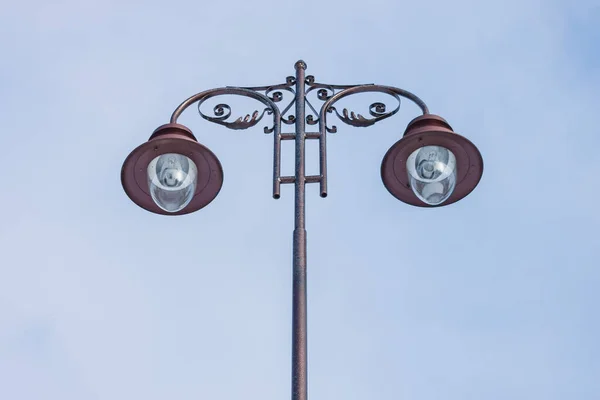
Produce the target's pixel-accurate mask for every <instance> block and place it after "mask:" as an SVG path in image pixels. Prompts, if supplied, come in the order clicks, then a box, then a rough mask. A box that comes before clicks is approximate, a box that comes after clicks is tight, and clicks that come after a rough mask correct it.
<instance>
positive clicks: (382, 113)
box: [319, 85, 429, 133]
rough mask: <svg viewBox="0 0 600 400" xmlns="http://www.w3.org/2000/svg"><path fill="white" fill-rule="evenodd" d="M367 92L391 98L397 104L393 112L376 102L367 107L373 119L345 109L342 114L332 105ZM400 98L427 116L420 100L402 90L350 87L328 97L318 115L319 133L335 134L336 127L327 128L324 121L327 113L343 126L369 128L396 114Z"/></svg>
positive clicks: (384, 87)
mask: <svg viewBox="0 0 600 400" xmlns="http://www.w3.org/2000/svg"><path fill="white" fill-rule="evenodd" d="M368 92H375V93H384V94H387V95H389V96H391V97H393V98H394V99H395V100H396V101H397V102H398V105H397V106H396V107H395V108H394V109H393V110H390V111H388V110H387V106H386V105H385V103H382V102H376V103H373V104H371V105H370V106H369V115H370V116H371V117H373V118H367V117H364V116H363V115H361V114H357V113H355V112H354V111H349V110H348V109H346V108H344V109H343V110H342V112H341V113H340V112H338V110H337V109H336V108H335V107H334V104H335V103H336V102H337V101H338V100H340V99H342V98H344V97H347V96H350V95H353V94H356V93H368ZM401 97H404V98H407V99H409V100H411V101H413V102H414V103H415V104H417V105H418V106H419V107H420V108H421V110H422V111H423V113H424V114H427V113H428V112H429V110H428V109H427V106H426V105H425V103H424V102H423V101H422V100H421V99H419V98H418V97H417V96H415V95H414V94H412V93H410V92H407V91H405V90H403V89H398V88H395V87H391V86H381V85H357V86H351V87H348V88H346V89H343V90H341V91H339V92H337V93H335V94H334V95H333V96H331V97H329V98H328V99H327V101H325V103H324V104H323V106H322V107H321V112H320V114H319V120H320V121H319V122H320V128H321V129H320V131H321V132H324V131H327V132H329V133H335V132H337V127H336V126H335V125H333V126H331V127H329V126H327V122H326V121H325V119H326V115H327V114H328V113H335V114H336V115H337V117H338V118H339V119H340V120H341V121H342V122H344V123H345V124H348V125H352V126H358V127H367V126H371V125H373V124H375V123H377V122H379V121H381V120H383V119H386V118H389V117H391V116H392V115H394V114H396V113H397V112H398V111H399V110H400V104H401V100H400V98H401Z"/></svg>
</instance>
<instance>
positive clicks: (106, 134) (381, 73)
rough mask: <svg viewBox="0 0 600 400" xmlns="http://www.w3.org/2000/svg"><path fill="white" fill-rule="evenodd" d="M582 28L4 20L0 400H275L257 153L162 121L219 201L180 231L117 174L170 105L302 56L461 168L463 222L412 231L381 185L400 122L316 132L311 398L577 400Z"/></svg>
mask: <svg viewBox="0 0 600 400" xmlns="http://www.w3.org/2000/svg"><path fill="white" fill-rule="evenodd" d="M570 3H572V4H570ZM599 22H600V2H599V1H598V0H582V1H580V0H578V1H577V2H567V1H545V2H542V1H531V0H527V1H522V0H504V1H497V2H477V1H453V2H445V1H441V0H435V1H428V2H420V1H415V2H397V1H393V0H374V1H370V2H367V3H364V2H363V3H352V2H342V1H305V2H300V1H296V2H285V1H277V2H268V1H241V0H236V1H231V2H201V1H197V2H175V1H172V2H162V3H161V2H156V1H154V2H129V1H117V0H103V1H75V0H65V1H59V2H45V1H21V2H7V1H5V2H3V3H2V6H1V7H0V37H1V38H2V39H1V40H0V52H1V54H2V55H1V57H0V84H1V88H0V89H1V90H0V122H1V123H2V129H1V132H0V138H1V143H2V149H3V161H2V163H3V171H4V175H3V180H2V185H1V186H0V250H1V259H0V260H1V261H0V398H1V399H6V400H25V399H27V400H30V399H31V400H37V399H44V400H46V399H48V400H53V399H57V400H58V399H60V400H71V399H73V400H81V399H90V400H91V399H98V400H105V399H106V400H121V399H123V400H125V399H127V400H130V399H146V400H154V399H157V400H158V399H178V400H185V399H207V400H208V399H210V400H239V399H261V400H281V399H289V396H290V338H291V324H290V322H291V299H290V295H291V266H290V263H291V232H292V228H293V220H292V218H293V192H292V189H291V187H289V186H284V187H283V190H282V199H281V200H278V201H275V200H273V199H272V198H271V163H272V159H271V152H272V137H270V136H267V135H264V134H263V133H262V124H261V125H260V126H259V127H257V128H254V129H252V130H250V131H229V130H227V129H225V128H222V127H220V126H216V125H212V124H209V123H207V122H205V121H203V120H202V119H201V118H200V117H199V116H198V115H197V114H195V113H194V111H193V110H190V111H188V112H187V113H185V114H184V116H183V117H182V119H181V122H182V123H184V124H186V125H188V126H189V127H190V128H191V129H192V130H194V132H195V133H196V136H197V137H198V138H199V140H200V141H201V142H203V143H204V144H206V145H207V146H208V147H210V148H211V149H212V150H213V151H214V152H215V153H216V154H217V156H218V157H219V158H220V160H221V162H222V164H223V167H224V172H225V183H224V186H223V189H222V191H221V193H220V195H219V196H218V197H217V199H216V200H215V201H214V202H213V203H212V204H211V205H210V206H209V207H207V208H206V209H203V210H201V211H199V212H197V213H195V214H192V215H188V216H184V217H176V218H169V217H163V216H158V215H154V214H151V213H148V212H146V211H144V210H142V209H140V208H138V207H137V206H135V204H133V203H132V202H131V201H130V200H129V199H128V198H127V196H126V195H125V194H124V192H123V190H122V188H121V183H120V176H119V173H120V168H121V165H122V162H123V160H124V159H125V157H126V156H127V155H128V154H129V152H130V151H131V150H132V149H133V148H134V147H136V146H137V145H139V144H140V143H142V142H143V141H145V140H147V138H148V136H149V135H150V133H151V132H152V131H153V130H154V129H155V128H156V127H157V126H158V125H160V124H163V123H165V122H167V121H168V118H169V116H170V114H171V112H172V111H173V109H174V108H175V107H176V106H177V105H178V104H179V102H180V101H182V100H183V99H185V98H186V97H188V96H189V95H191V94H193V93H195V92H198V91H201V90H204V89H208V88H212V87H217V86H224V85H264V84H272V83H279V82H283V81H284V79H285V77H286V76H287V75H292V74H293V73H294V70H293V64H294V62H295V61H296V60H297V59H299V58H302V59H304V60H305V61H306V62H307V64H308V68H309V69H308V71H307V73H309V74H314V75H315V76H316V77H317V79H318V80H319V81H323V82H328V83H362V82H376V83H381V84H386V85H392V86H398V87H402V88H404V89H407V90H411V91H413V92H415V93H416V94H418V95H419V96H420V97H422V98H423V99H424V100H425V101H426V102H427V103H428V105H429V107H430V109H431V111H432V112H434V113H438V114H440V115H442V116H444V117H445V118H446V119H447V120H448V121H449V122H450V124H451V125H452V126H453V127H454V129H455V130H456V131H457V132H459V133H461V134H463V135H465V136H467V137H468V138H469V139H470V140H472V141H473V142H474V143H475V144H476V145H477V146H478V147H479V149H480V150H481V152H482V154H483V157H484V160H485V172H484V176H483V180H482V182H481V184H480V185H479V187H478V188H477V189H476V190H475V191H474V192H473V193H472V194H471V195H470V196H468V197H466V198H465V199H464V200H462V201H460V202H459V203H456V204H454V205H452V206H449V207H442V208H439V209H420V208H416V207H411V206H408V205H406V204H403V203H400V202H399V201H397V200H395V199H394V198H393V197H392V196H391V195H389V194H388V192H387V191H386V190H385V188H384V187H383V185H382V183H381V179H380V176H379V168H380V165H381V159H382V157H383V155H384V154H385V152H386V151H387V149H388V148H389V147H390V146H391V145H392V144H393V143H394V142H395V141H396V140H397V139H398V138H399V137H400V136H401V134H402V132H403V131H404V128H405V126H406V123H407V122H408V121H409V120H410V119H412V118H413V117H414V116H416V115H417V112H418V110H417V108H416V107H415V106H413V105H411V104H409V103H408V102H404V104H403V108H402V111H401V112H400V114H399V115H398V116H396V117H394V118H391V119H388V120H386V121H383V122H381V123H380V124H378V125H376V126H374V127H371V128H369V129H359V128H352V127H347V126H342V124H339V123H338V124H337V125H338V128H339V132H338V134H337V135H335V136H334V135H332V136H330V140H329V141H328V143H329V197H328V198H327V199H321V198H319V197H318V186H310V187H309V188H308V196H307V197H308V199H307V201H308V204H307V230H308V239H309V250H308V257H309V260H308V261H309V264H308V268H309V324H308V326H309V388H310V389H309V398H310V399H311V400H326V399H327V400H332V399H337V400H342V399H343V400H367V399H369V400H371V399H378V400H385V399H389V400H392V399H393V400H396V399H411V400H413V399H414V400H440V399H444V400H454V399H455V400H467V399H474V400H475V399H477V400H481V399H485V400H495V399H498V400H506V399H511V400H520V399H523V400H525V399H527V400H531V399H544V400H552V399H557V400H559V399H560V400H564V399H577V400H588V399H589V400H593V399H598V398H600V379H599V377H600V345H599V341H598V337H600V322H599V320H598V310H597V308H598V304H599V302H600V294H599V292H598V287H599V286H600V262H598V255H597V254H598V251H599V250H600V236H599V235H598V228H599V227H600V213H599V212H598V207H597V204H596V203H597V199H598V197H599V195H600V186H599V184H598V176H599V174H600V164H599V163H598V161H599V157H598V154H597V149H598V148H599V147H600V136H599V132H598V125H597V124H598V109H599V105H600V95H599V94H598V93H599V90H598V89H599V84H600V63H599V60H600V57H599V56H598V46H599V40H600V38H599V35H600V33H599V32H600V30H599V29H598V26H600V23H599ZM367 97H368V96H367ZM370 100H371V99H370V98H364V99H352V100H350V99H349V100H348V102H347V104H348V105H350V106H352V108H353V109H355V110H357V111H362V112H364V111H365V110H366V107H367V106H368V104H370V102H369V101H370ZM232 104H234V105H238V108H237V110H240V112H243V113H247V112H251V111H252V110H253V109H250V108H243V109H242V108H240V107H241V106H243V105H245V104H248V106H249V107H250V106H254V104H253V103H244V104H242V103H241V102H239V103H236V102H235V101H234V102H232ZM286 145H288V146H286V148H285V149H284V150H285V152H284V154H283V157H284V158H283V165H284V167H283V172H286V171H287V172H291V171H292V168H293V159H292V157H291V156H292V154H293V151H292V147H291V144H290V143H286ZM308 151H309V154H308V155H309V157H311V158H310V160H309V164H308V166H307V172H309V173H313V172H315V171H316V168H318V161H317V153H316V147H314V146H312V145H311V146H310V147H309V149H308Z"/></svg>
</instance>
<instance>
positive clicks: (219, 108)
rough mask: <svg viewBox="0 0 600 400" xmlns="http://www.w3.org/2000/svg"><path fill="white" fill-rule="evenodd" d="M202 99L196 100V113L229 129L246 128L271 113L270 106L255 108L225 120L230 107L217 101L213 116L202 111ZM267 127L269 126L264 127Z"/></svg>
mask: <svg viewBox="0 0 600 400" xmlns="http://www.w3.org/2000/svg"><path fill="white" fill-rule="evenodd" d="M204 100H206V99H203V100H200V101H199V102H198V113H199V114H200V116H201V117H202V118H204V119H205V120H207V121H210V122H214V123H215V124H219V125H223V126H226V127H227V128H229V129H235V130H239V129H248V128H250V127H253V126H254V125H256V124H258V123H259V122H260V120H261V119H262V118H263V117H264V115H265V114H269V115H271V114H273V110H271V109H270V108H268V107H267V108H265V109H263V111H262V112H259V111H258V110H255V111H254V112H253V113H252V114H246V116H244V117H239V118H237V119H236V120H235V121H227V120H228V119H229V118H230V117H231V107H230V106H229V105H228V104H224V103H219V104H217V105H216V106H215V107H214V108H213V114H214V116H210V115H206V114H204V113H203V112H202V110H201V108H200V107H201V106H202V103H204ZM265 129H269V128H265Z"/></svg>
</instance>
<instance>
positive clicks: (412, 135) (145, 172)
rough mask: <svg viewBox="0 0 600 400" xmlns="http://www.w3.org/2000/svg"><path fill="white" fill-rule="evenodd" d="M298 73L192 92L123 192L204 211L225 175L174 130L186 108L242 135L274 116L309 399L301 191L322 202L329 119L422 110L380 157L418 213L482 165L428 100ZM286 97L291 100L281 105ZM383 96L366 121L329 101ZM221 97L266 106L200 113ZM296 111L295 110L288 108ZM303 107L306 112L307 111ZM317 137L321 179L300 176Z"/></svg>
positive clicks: (298, 348)
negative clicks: (288, 157) (289, 193)
mask: <svg viewBox="0 0 600 400" xmlns="http://www.w3.org/2000/svg"><path fill="white" fill-rule="evenodd" d="M295 69H296V76H295V77H293V76H289V77H287V79H286V82H285V83H282V84H278V85H271V86H257V87H229V86H228V87H224V88H218V89H210V90H207V91H204V92H201V93H198V94H196V95H194V96H192V97H190V98H188V99H187V100H185V101H184V102H183V103H181V105H179V107H177V108H176V109H175V111H174V112H173V114H172V116H171V121H170V122H169V123H168V124H166V125H162V126H160V127H158V128H157V129H156V130H155V131H154V133H152V135H151V136H150V139H149V140H148V141H147V142H146V143H144V144H142V145H141V146H139V147H137V148H136V149H135V150H133V151H132V152H131V154H129V156H128V157H127V159H126V160H125V162H124V164H123V167H122V169H121V181H122V184H123V188H124V189H125V192H126V193H127V195H128V196H129V197H130V198H131V200H133V202H134V203H136V204H137V205H138V206H140V207H142V208H144V209H146V210H148V211H151V212H153V213H157V214H163V215H181V214H188V213H191V212H194V211H197V210H199V209H201V208H203V207H205V206H207V205H208V204H209V203H210V202H211V201H213V200H214V198H215V197H216V196H217V194H218V193H219V191H220V190H221V186H222V185H223V169H222V167H221V164H220V162H219V160H218V159H217V157H216V156H215V154H214V153H213V152H211V151H210V150H209V149H208V148H207V147H205V146H203V145H202V144H200V143H198V141H197V139H196V137H195V136H194V135H193V134H192V131H191V130H189V129H188V128H187V127H185V126H183V125H181V124H178V123H177V119H178V118H179V116H180V115H181V113H182V112H183V111H184V110H185V109H187V108H188V107H189V106H191V105H192V104H197V105H198V111H199V113H200V115H201V116H202V117H203V118H204V119H206V120H208V121H210V122H214V123H217V124H220V125H223V126H226V127H227V128H230V129H247V128H250V127H252V126H255V125H256V124H258V122H259V121H261V120H262V118H263V117H264V116H265V115H272V116H273V125H272V126H271V127H265V128H264V132H265V133H267V134H270V133H273V138H274V150H273V198H275V199H278V198H279V197H280V186H281V184H294V188H295V202H294V203H295V204H294V207H295V224H294V234H293V296H292V298H293V300H292V400H306V398H307V363H306V359H307V354H306V339H307V336H306V229H305V212H304V206H305V186H306V184H308V183H318V184H319V185H320V195H321V197H326V196H327V145H326V139H327V133H335V132H337V128H336V127H335V126H331V127H329V126H328V125H327V115H328V114H331V113H334V114H336V115H337V117H338V118H339V119H340V120H341V121H342V122H344V123H346V124H348V125H352V126H359V127H367V126H371V125H373V124H375V123H376V122H378V121H381V120H383V119H386V118H389V117H391V116H392V115H394V114H396V113H397V112H398V111H399V109H400V98H401V97H403V98H406V99H409V100H411V101H413V102H414V103H415V104H416V105H417V106H419V107H420V108H421V110H422V112H423V114H422V115H421V116H419V117H417V118H415V119H413V120H412V121H411V122H410V123H409V124H408V127H407V128H406V131H405V132H404V136H403V138H402V139H400V140H399V141H398V142H396V143H395V144H394V145H393V146H392V147H391V148H390V149H389V150H388V152H387V153H386V154H385V156H384V157H383V162H382V164H381V178H382V180H383V184H384V185H385V187H386V188H387V190H388V191H389V192H390V193H391V194H392V195H393V196H395V197H396V198H397V199H399V200H401V201H403V202H405V203H408V204H411V205H414V206H419V207H440V206H445V205H448V204H451V203H454V202H456V201H458V200H460V199H462V198H463V197H465V196H467V195H468V194H469V193H471V191H473V189H475V187H476V186H477V184H478V183H479V180H480V179H481V175H482V173H483V159H482V158H481V154H480V153H479V150H477V147H475V145H473V143H471V142H470V141H469V140H467V139H466V138H464V137H462V136H460V135H458V134H456V133H454V132H453V130H452V128H451V127H450V125H449V124H448V122H446V121H445V120H444V119H443V118H441V117H439V116H437V115H433V114H429V110H428V108H427V106H426V105H425V103H424V102H423V101H422V100H421V99H419V98H418V97H417V96H415V95H414V94H412V93H410V92H407V91H405V90H403V89H398V88H395V87H391V86H381V85H374V84H368V85H329V84H322V83H317V82H315V79H314V77H313V76H311V75H309V76H306V75H305V71H306V63H305V62H304V61H298V62H296V64H295ZM315 90H316V91H317V98H318V99H319V100H320V101H321V102H323V104H322V105H321V107H320V111H317V109H316V108H315V107H314V106H313V104H311V102H310V101H309V100H308V98H307V94H308V93H310V92H312V91H315ZM283 92H289V93H292V94H293V95H294V98H293V100H292V101H291V102H290V103H289V104H287V106H286V107H282V108H281V109H280V108H279V107H278V105H277V103H279V102H281V101H282V100H283ZM367 92H376V93H384V94H386V95H389V96H391V97H393V98H394V99H395V100H396V101H397V103H398V104H397V106H396V107H395V108H394V109H393V110H391V111H388V110H387V107H386V105H385V104H384V103H380V102H377V103H373V104H371V106H370V107H369V114H370V117H364V116H362V115H360V114H356V113H354V112H352V111H348V110H347V109H345V108H344V109H343V110H342V111H341V113H340V112H339V111H338V109H336V107H335V106H334V104H335V103H336V102H337V101H338V100H340V99H342V98H344V97H347V96H350V95H353V94H356V93H367ZM221 95H239V96H244V97H249V98H252V99H255V100H257V101H259V102H261V103H262V104H263V105H264V108H263V109H262V111H254V112H253V113H252V114H247V115H246V116H245V117H239V118H237V119H235V120H231V114H232V112H231V107H230V106H229V105H227V104H223V103H219V104H217V105H216V106H215V107H214V108H213V114H214V115H207V114H205V113H204V112H203V111H202V110H201V108H200V106H201V105H202V104H203V103H204V102H205V101H206V100H208V99H210V98H213V97H216V96H221ZM292 106H294V107H295V113H293V112H292V111H291V109H292ZM306 106H308V109H309V113H308V115H307V113H306V111H307V109H306ZM282 124H284V125H295V132H294V133H284V132H282V129H281V128H282V126H283V125H282ZM307 125H309V126H310V125H318V126H319V129H318V131H316V132H307V130H306V127H307ZM313 139H314V140H318V141H319V159H320V162H319V164H320V172H319V175H309V176H307V175H306V174H305V141H306V140H313ZM282 140H293V141H294V142H295V149H296V151H295V153H296V154H295V159H296V163H295V173H294V176H281V173H280V171H281V141H282Z"/></svg>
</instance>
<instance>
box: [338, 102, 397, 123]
mask: <svg viewBox="0 0 600 400" xmlns="http://www.w3.org/2000/svg"><path fill="white" fill-rule="evenodd" d="M394 97H395V98H396V100H398V106H397V107H396V108H395V109H394V110H392V111H390V112H386V105H385V104H384V103H381V102H376V103H373V104H371V105H370V106H369V114H370V115H371V116H372V117H373V118H365V117H364V116H362V115H361V114H357V113H355V112H354V111H348V109H347V108H344V109H343V110H342V114H341V115H340V113H339V112H338V111H337V109H336V108H335V107H330V108H329V112H334V113H335V114H336V115H337V116H338V118H339V119H340V120H341V121H342V122H344V123H346V124H348V125H352V126H358V127H367V126H371V125H373V124H375V123H376V122H379V121H381V120H382V119H385V118H389V117H391V116H392V115H394V114H396V113H397V112H398V110H400V97H399V96H394Z"/></svg>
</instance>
